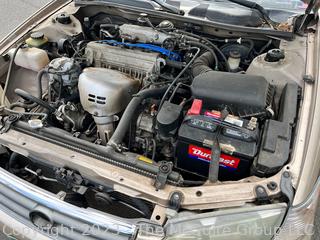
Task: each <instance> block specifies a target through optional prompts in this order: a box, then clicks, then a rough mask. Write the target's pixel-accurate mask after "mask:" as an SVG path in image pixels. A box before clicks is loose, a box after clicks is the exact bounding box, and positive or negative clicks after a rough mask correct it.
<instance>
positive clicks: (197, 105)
mask: <svg viewBox="0 0 320 240" xmlns="http://www.w3.org/2000/svg"><path fill="white" fill-rule="evenodd" d="M201 110H202V100H200V99H194V100H193V103H192V106H191V108H190V109H189V111H188V114H187V115H189V116H190V115H200V114H201Z"/></svg>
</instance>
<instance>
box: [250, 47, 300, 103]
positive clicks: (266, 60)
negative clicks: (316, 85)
mask: <svg viewBox="0 0 320 240" xmlns="http://www.w3.org/2000/svg"><path fill="white" fill-rule="evenodd" d="M304 65H305V64H304V58H303V57H302V56H301V55H300V54H299V53H298V52H296V51H291V50H288V51H285V50H280V49H272V50H270V51H269V52H268V53H265V54H262V55H260V56H258V57H256V58H255V59H254V60H253V62H252V63H251V64H250V66H249V68H248V70H247V74H249V75H259V76H263V77H265V79H266V80H267V81H268V82H270V83H271V84H272V85H275V86H276V87H277V90H276V94H275V101H276V103H278V102H279V101H280V98H281V94H282V90H283V89H284V87H285V86H286V84H287V83H294V82H295V83H297V84H298V85H299V86H303V75H304V73H305V68H304Z"/></svg>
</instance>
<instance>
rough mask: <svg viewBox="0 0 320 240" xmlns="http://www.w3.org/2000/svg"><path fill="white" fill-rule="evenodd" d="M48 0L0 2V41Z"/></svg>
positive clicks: (3, 0)
mask: <svg viewBox="0 0 320 240" xmlns="http://www.w3.org/2000/svg"><path fill="white" fill-rule="evenodd" d="M48 2H50V0H36V1H34V0H0V39H2V38H3V37H5V36H6V35H7V34H8V33H9V32H10V30H12V29H14V28H15V27H16V26H18V25H19V24H20V23H21V22H22V21H23V20H25V19H27V18H28V17H29V16H30V15H31V14H32V13H34V12H35V11H37V10H38V9H39V8H40V7H42V6H44V5H45V4H46V3H48Z"/></svg>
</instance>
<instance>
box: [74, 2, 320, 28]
mask: <svg viewBox="0 0 320 240" xmlns="http://www.w3.org/2000/svg"><path fill="white" fill-rule="evenodd" d="M76 1H77V2H88V0H76ZM95 2H109V3H115V4H123V5H128V6H133V7H138V8H146V9H157V8H159V5H158V4H156V3H155V2H153V1H150V0H135V1H128V0H96V1H95ZM163 2H165V3H166V4H168V5H171V6H174V7H176V8H178V9H180V10H182V11H184V12H185V16H188V17H195V18H200V19H206V20H209V21H214V22H221V23H226V24H232V25H239V26H247V27H260V26H261V25H262V24H263V22H264V21H263V20H262V18H261V15H260V14H259V13H258V12H257V11H254V10H252V9H250V8H247V7H243V6H241V5H239V4H236V3H232V2H231V1H227V0H211V1H208V0H163ZM256 2H257V3H258V4H260V5H261V6H263V7H264V8H266V9H267V10H268V13H269V17H270V18H271V19H272V20H273V21H275V22H279V23H281V22H286V21H287V20H288V19H289V18H290V17H292V16H294V15H297V14H303V13H304V11H305V10H306V9H307V6H308V4H309V5H310V8H311V9H314V10H317V7H318V6H319V2H320V0H304V1H299V0H296V3H295V2H293V1H289V0H287V1H279V2H276V1H274V2H271V1H269V0H259V1H256ZM288 6H291V7H288ZM292 6H294V7H292Z"/></svg>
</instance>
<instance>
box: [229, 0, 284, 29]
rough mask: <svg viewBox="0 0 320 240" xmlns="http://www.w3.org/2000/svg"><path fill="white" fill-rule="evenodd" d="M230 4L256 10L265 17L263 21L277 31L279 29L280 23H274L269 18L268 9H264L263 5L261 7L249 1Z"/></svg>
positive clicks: (244, 0)
mask: <svg viewBox="0 0 320 240" xmlns="http://www.w3.org/2000/svg"><path fill="white" fill-rule="evenodd" d="M228 1H230V2H233V3H236V4H238V5H241V6H244V7H247V8H251V9H255V10H257V11H258V12H259V13H260V14H261V15H262V17H263V19H264V20H265V21H266V22H267V23H268V24H269V25H270V26H271V27H273V28H274V29H277V27H278V25H279V24H278V23H276V22H274V21H272V20H271V19H270V17H269V14H268V12H267V10H266V9H264V7H262V6H261V5H259V4H258V3H255V2H252V1H248V0H228Z"/></svg>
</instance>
